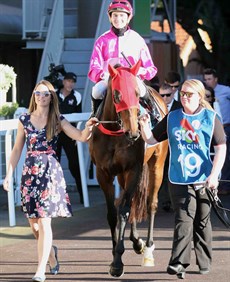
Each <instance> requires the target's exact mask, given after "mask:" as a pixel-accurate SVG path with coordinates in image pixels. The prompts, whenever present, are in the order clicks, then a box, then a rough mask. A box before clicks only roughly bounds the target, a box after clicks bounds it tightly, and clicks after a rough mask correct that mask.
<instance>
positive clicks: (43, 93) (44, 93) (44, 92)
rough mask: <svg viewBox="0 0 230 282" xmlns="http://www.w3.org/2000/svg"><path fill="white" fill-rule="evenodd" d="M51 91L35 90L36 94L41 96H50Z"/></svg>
mask: <svg viewBox="0 0 230 282" xmlns="http://www.w3.org/2000/svg"><path fill="white" fill-rule="evenodd" d="M50 94H51V93H50V92H49V91H34V95H35V96H37V97H38V96H41V97H49V95H50Z"/></svg>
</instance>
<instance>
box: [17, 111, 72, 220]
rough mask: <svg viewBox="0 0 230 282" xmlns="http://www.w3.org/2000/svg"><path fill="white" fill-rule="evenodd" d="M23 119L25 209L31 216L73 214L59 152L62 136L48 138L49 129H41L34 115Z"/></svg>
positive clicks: (21, 120) (65, 215)
mask: <svg viewBox="0 0 230 282" xmlns="http://www.w3.org/2000/svg"><path fill="white" fill-rule="evenodd" d="M61 119H63V117H62V116H61ZM19 120H20V122H21V123H22V124H23V127H24V132H25V137H26V148H27V153H26V159H25V163H24V166H23V171H22V178H21V200H22V210H23V212H24V213H25V215H26V217H28V218H40V217H58V216H61V217H70V216H72V210H71V204H70V201H69V196H68V194H67V192H66V183H65V179H64V175H63V171H62V168H61V165H60V163H59V162H58V160H57V156H56V153H55V150H56V145H57V139H58V136H54V137H53V139H52V140H50V141H47V139H46V128H43V129H41V130H37V129H36V128H35V127H34V126H33V124H32V123H31V121H30V114H22V115H21V116H20V118H19Z"/></svg>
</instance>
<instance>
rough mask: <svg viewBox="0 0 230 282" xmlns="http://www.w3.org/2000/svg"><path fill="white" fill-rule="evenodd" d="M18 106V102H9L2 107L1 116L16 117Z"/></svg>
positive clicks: (0, 109) (5, 117) (0, 108)
mask: <svg viewBox="0 0 230 282" xmlns="http://www.w3.org/2000/svg"><path fill="white" fill-rule="evenodd" d="M17 108H18V103H12V104H10V103H8V104H6V105H3V106H2V107H0V117H3V119H10V118H13V117H14V113H15V111H16V110H17Z"/></svg>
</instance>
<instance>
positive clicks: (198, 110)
mask: <svg viewBox="0 0 230 282" xmlns="http://www.w3.org/2000/svg"><path fill="white" fill-rule="evenodd" d="M204 97H205V88H204V85H203V84H202V82H201V81H199V80H196V79H191V80H186V81H185V82H184V83H183V85H182V89H181V91H180V99H181V103H182V106H183V108H182V109H178V110H175V111H172V112H170V113H169V114H168V115H167V116H166V117H165V118H164V119H163V120H162V121H161V122H159V123H158V124H157V125H156V127H155V128H154V129H153V130H152V131H151V129H150V127H149V125H148V122H149V116H148V115H143V116H142V117H141V120H140V124H141V132H142V136H143V138H144V140H145V141H146V142H147V143H148V144H156V143H157V142H161V141H163V140H165V139H168V141H169V150H170V160H169V181H170V183H169V193H170V198H171V202H172V206H173V209H174V212H175V226H174V238H173V244H172V253H171V258H170V261H169V265H168V268H167V272H168V273H169V274H177V276H178V277H179V278H184V276H185V270H186V268H187V267H188V266H189V265H190V258H191V250H192V240H193V242H194V250H195V255H196V263H197V265H198V267H199V272H200V274H207V273H208V272H209V271H210V267H211V262H212V227H211V222H210V209H211V204H210V201H209V199H208V196H207V194H206V190H205V186H207V187H208V188H210V189H216V188H217V187H218V178H219V174H220V172H221V168H222V166H223V163H224V160H225V155H226V137H225V134H224V129H223V126H222V124H221V122H220V120H219V117H218V116H217V114H216V113H215V112H214V111H213V110H212V108H211V107H210V105H209V104H208V103H207V102H206V101H205V99H204ZM211 145H213V146H214V148H215V156H214V159H213V162H212V161H211V158H210V147H211Z"/></svg>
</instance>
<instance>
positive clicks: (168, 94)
mask: <svg viewBox="0 0 230 282" xmlns="http://www.w3.org/2000/svg"><path fill="white" fill-rule="evenodd" d="M160 95H161V97H165V96H166V97H170V96H171V95H172V93H167V94H160Z"/></svg>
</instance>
